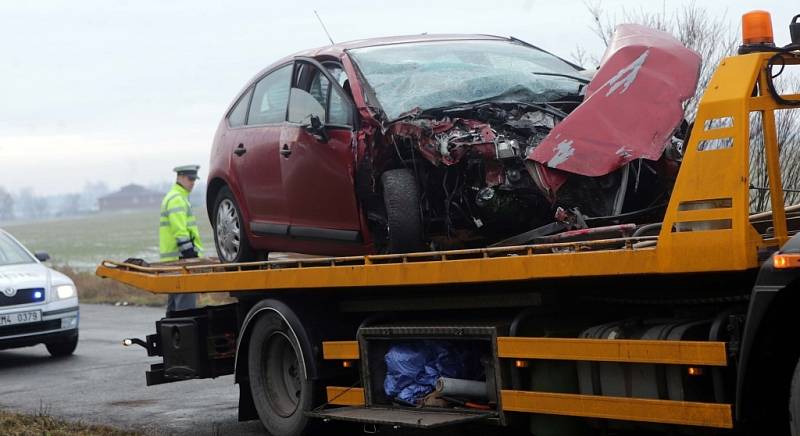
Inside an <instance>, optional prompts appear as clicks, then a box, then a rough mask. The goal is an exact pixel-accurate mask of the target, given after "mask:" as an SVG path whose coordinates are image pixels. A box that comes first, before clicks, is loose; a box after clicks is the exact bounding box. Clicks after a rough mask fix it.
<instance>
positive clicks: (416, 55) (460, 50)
mask: <svg viewBox="0 0 800 436" xmlns="http://www.w3.org/2000/svg"><path fill="white" fill-rule="evenodd" d="M348 53H349V54H350V55H351V57H352V58H353V59H354V61H355V62H356V64H357V65H358V67H359V69H360V70H361V73H362V74H363V75H364V77H365V79H366V80H367V82H368V83H369V85H370V87H371V88H372V89H373V91H374V92H375V97H376V98H377V100H378V103H379V104H380V106H381V108H382V109H383V111H384V112H385V114H386V116H387V117H388V119H389V120H395V119H397V118H400V117H401V116H403V115H404V114H406V113H408V112H410V111H413V110H415V109H421V110H426V109H433V108H444V107H452V106H457V105H461V104H465V103H473V102H478V101H484V100H493V101H499V102H520V103H543V102H548V101H555V100H558V99H560V98H563V97H565V96H567V95H570V94H577V93H578V92H579V90H580V86H581V85H583V84H584V83H585V80H584V79H581V78H577V77H570V76H575V75H576V73H577V72H578V71H579V70H578V69H576V68H575V67H573V66H572V65H570V64H568V63H567V62H565V61H563V60H561V59H559V58H558V57H556V56H553V55H551V54H549V53H546V52H544V51H542V50H539V49H536V48H533V47H530V46H527V45H524V44H521V43H517V42H514V41H505V40H502V41H501V40H466V41H436V42H422V43H408V44H394V45H382V46H375V47H366V48H359V49H353V50H349V51H348Z"/></svg>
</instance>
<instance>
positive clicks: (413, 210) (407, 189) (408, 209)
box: [381, 168, 424, 253]
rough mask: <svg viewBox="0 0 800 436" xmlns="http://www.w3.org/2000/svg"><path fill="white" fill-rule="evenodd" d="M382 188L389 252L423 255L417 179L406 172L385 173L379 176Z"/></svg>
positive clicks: (392, 171)
mask: <svg viewBox="0 0 800 436" xmlns="http://www.w3.org/2000/svg"><path fill="white" fill-rule="evenodd" d="M381 184H382V186H383V203H384V206H385V207H386V222H387V225H386V233H387V241H386V242H387V244H386V245H387V250H388V252H389V253H411V252H414V251H422V250H423V247H424V244H423V243H422V219H421V214H420V208H419V194H418V189H417V179H416V177H414V174H413V173H412V172H411V171H410V170H408V169H406V168H400V169H394V170H388V171H386V172H384V173H383V174H382V175H381Z"/></svg>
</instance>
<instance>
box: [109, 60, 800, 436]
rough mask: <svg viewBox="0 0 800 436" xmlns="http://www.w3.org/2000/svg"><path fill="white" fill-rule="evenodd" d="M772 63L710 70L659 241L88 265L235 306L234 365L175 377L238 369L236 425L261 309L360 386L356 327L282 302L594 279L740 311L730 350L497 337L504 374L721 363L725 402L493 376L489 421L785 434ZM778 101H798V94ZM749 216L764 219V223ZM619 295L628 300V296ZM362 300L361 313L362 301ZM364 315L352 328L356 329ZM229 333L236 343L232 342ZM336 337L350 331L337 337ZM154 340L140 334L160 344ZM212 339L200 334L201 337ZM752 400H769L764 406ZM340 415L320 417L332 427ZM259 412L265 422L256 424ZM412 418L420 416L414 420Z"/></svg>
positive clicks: (693, 344) (783, 275) (505, 290)
mask: <svg viewBox="0 0 800 436" xmlns="http://www.w3.org/2000/svg"><path fill="white" fill-rule="evenodd" d="M774 55H775V53H751V54H745V55H738V56H732V57H728V58H726V59H725V60H724V61H722V63H721V64H720V65H719V68H718V69H717V70H716V72H715V73H714V75H713V77H712V79H711V81H710V83H709V84H708V87H707V89H706V90H705V93H704V95H703V97H702V100H701V102H700V104H699V107H698V111H697V116H696V121H695V124H694V127H693V129H692V131H691V136H690V140H689V141H688V142H687V146H686V149H685V153H684V160H683V163H682V166H681V169H680V173H679V175H678V177H677V180H676V183H675V186H674V190H673V193H672V196H671V198H670V201H669V205H668V208H667V210H666V214H665V216H664V219H663V225H662V226H661V230H660V232H659V233H658V235H657V236H643V237H630V238H621V239H607V240H599V241H583V242H569V243H557V244H540V245H526V246H517V247H503V248H485V249H475V250H458V251H443V252H431V253H412V254H403V255H373V256H355V257H338V258H303V259H296V260H286V261H270V262H254V263H242V264H217V263H199V264H191V263H187V264H182V265H166V266H165V265H154V266H137V265H132V264H126V263H120V262H113V261H104V262H103V263H102V264H101V265H100V266H99V267H98V268H97V275H99V276H101V277H106V278H110V279H113V280H117V281H119V282H123V283H127V284H129V285H132V286H135V287H137V288H141V289H144V290H147V291H150V292H153V293H182V292H229V293H230V295H231V296H233V297H237V298H239V299H240V303H238V307H236V308H235V309H231V310H236V311H238V316H237V317H236V318H237V319H238V321H237V322H236V325H235V327H234V328H233V330H232V332H228V333H226V334H227V335H228V340H227V342H225V340H222V343H223V344H226V343H227V344H228V345H229V349H227V351H225V352H222V353H221V355H224V356H227V357H228V358H231V359H232V363H231V364H230V365H228V366H225V368H224V369H223V370H220V371H217V372H214V371H212V372H210V373H209V372H206V373H205V374H200V373H199V372H195V373H191V374H190V375H189V376H187V377H185V378H196V377H200V376H217V375H222V374H224V373H230V372H234V371H235V372H236V374H237V375H236V379H237V381H238V382H239V383H240V386H242V385H245V386H242V397H243V399H242V400H240V408H241V410H240V413H241V414H242V416H243V417H244V418H248V417H249V418H252V417H254V415H255V414H254V413H253V412H254V411H253V396H254V395H259V393H257V392H254V391H253V390H254V389H256V388H255V387H254V386H253V385H252V384H250V385H248V377H247V366H248V361H247V359H246V358H245V357H246V352H247V349H248V341H249V340H250V338H251V337H253V336H252V335H253V333H252V332H253V326H254V325H256V324H257V323H256V320H257V319H258V318H259V317H260V316H264V315H265V314H275V313H278V314H279V315H280V317H281V318H282V320H283V322H284V323H286V324H287V325H288V326H289V330H291V331H292V333H293V334H294V335H295V339H297V341H296V342H293V346H294V347H295V353H296V354H297V355H298V357H299V361H300V363H301V366H302V367H303V368H302V369H303V374H304V376H305V378H306V379H312V378H314V377H315V376H316V377H317V378H318V379H320V380H321V379H323V378H324V377H323V376H321V375H320V374H322V373H323V372H324V371H323V370H322V369H321V368H323V367H324V368H330V367H335V368H338V369H337V370H336V371H338V372H341V371H351V372H352V373H351V376H352V375H353V374H355V375H354V376H355V377H359V376H358V373H359V372H360V373H361V374H362V375H361V377H363V376H364V375H363V373H364V372H365V371H369V368H367V366H366V363H363V362H362V363H359V359H360V355H361V353H362V352H363V348H362V346H363V344H360V343H359V341H358V340H356V335H357V330H356V329H355V328H353V327H351V328H350V329H349V330H348V331H349V336H350V338H351V339H349V340H343V339H336V338H335V337H334V336H333V335H332V336H330V337H326V336H325V335H324V334H323V335H321V336H319V335H318V336H316V337H317V338H318V339H321V340H315V339H308V340H307V341H308V342H307V343H304V340H305V339H303V337H304V335H305V333H304V332H303V331H305V330H309V327H308V324H309V323H310V322H313V323H320V322H321V323H322V324H323V325H326V326H330V328H333V327H335V326H341V325H344V324H347V323H346V322H343V321H340V320H334V319H330V320H328V322H322V321H320V319H321V318H320V317H326V316H330V317H331V318H335V316H334V315H333V312H335V311H334V310H330V311H329V310H327V309H326V310H322V311H321V312H320V311H319V310H312V311H311V312H312V313H313V314H316V315H310V316H316V318H315V320H314V321H309V320H308V319H307V318H306V319H303V315H302V314H301V313H302V312H305V311H306V310H305V309H304V304H308V303H303V302H299V301H297V300H296V299H294V300H293V298H295V297H296V296H298V295H300V296H302V297H300V299H301V300H306V301H309V300H312V301H313V300H317V299H319V301H323V300H324V301H328V302H330V301H334V302H335V301H336V300H337V298H338V295H346V296H348V297H347V298H349V299H350V300H349V301H350V303H349V304H351V305H354V306H358V304H359V301H360V299H361V298H365V297H369V298H377V299H380V298H387V299H388V300H387V301H389V303H387V304H389V305H391V304H395V303H396V302H397V301H400V303H398V304H402V296H403V295H404V294H406V293H411V294H413V293H415V292H417V293H418V292H419V291H420V290H424V291H425V292H426V293H427V294H428V295H429V296H430V298H431V299H432V300H435V297H436V296H437V295H439V294H440V293H441V294H442V295H445V294H446V295H448V296H453V295H460V296H462V297H465V298H466V299H467V300H469V299H470V298H472V297H473V296H474V298H475V300H476V301H477V300H480V299H481V298H483V299H485V298H487V295H488V296H489V297H488V298H491V296H492V295H496V296H497V298H498V299H500V298H503V296H505V295H510V294H514V293H515V292H517V291H518V290H525V291H526V292H527V291H536V292H543V293H544V294H547V295H550V293H548V291H547V290H552V289H558V291H553V292H552V294H558V293H559V292H562V291H561V290H562V289H563V290H566V289H569V288H571V287H579V288H580V287H583V288H586V284H587V283H591V282H592V281H593V280H595V279H597V280H598V282H597V283H601V284H602V285H603V286H616V284H627V285H626V286H627V287H628V288H629V290H633V291H635V292H633V294H634V295H635V298H641V299H644V300H647V299H649V298H652V297H654V293H657V294H658V296H660V297H667V296H669V295H670V289H675V290H677V289H678V288H685V290H687V292H688V295H687V292H683V293H680V295H681V296H682V297H681V298H682V299H683V300H681V301H684V302H685V301H687V300H691V298H693V297H697V300H698V301H701V303H702V302H706V303H708V304H712V305H716V306H719V307H720V309H719V310H720V312H725V310H726V306H725V304H726V302H731V303H730V306H731V307H733V306H734V305H738V306H737V307H739V308H740V310H739V311H738V312H737V313H740V317H739V318H738V319H739V321H740V324H739V325H738V329H737V326H736V325H733V326H731V324H730V323H727V321H726V325H727V326H728V329H729V330H730V331H731V332H732V333H731V335H728V336H727V337H733V338H735V341H726V340H646V339H609V338H606V339H592V338H580V337H545V336H541V337H537V336H519V335H514V336H512V335H506V336H503V335H499V336H497V337H496V338H495V339H494V343H493V347H494V348H495V349H496V356H497V359H498V361H499V362H500V365H503V367H504V368H510V370H513V371H524V370H525V369H526V368H531V367H532V366H534V365H535V364H536V362H539V361H546V362H572V364H576V365H577V364H579V362H585V363H587V364H588V363H591V362H593V363H616V364H620V365H629V364H634V365H636V364H646V365H657V366H659V368H665V367H678V368H681V371H684V370H685V371H688V372H689V374H691V373H692V371H695V372H696V373H702V372H703V371H708V372H711V371H714V369H715V368H719V369H721V370H720V371H721V372H715V373H714V374H715V377H716V376H717V374H727V375H728V376H727V377H728V378H724V382H720V383H721V386H722V389H723V390H726V391H728V392H729V393H730V395H727V396H725V398H727V399H728V401H720V398H717V400H715V401H676V400H669V399H658V398H637V397H635V396H633V395H627V396H610V395H586V394H582V393H576V392H564V391H563V390H562V391H552V392H550V391H543V390H535V389H519V388H517V389H515V388H512V387H509V385H508V383H506V382H505V381H504V380H503V381H501V383H500V384H501V386H500V387H499V388H498V391H499V394H500V395H499V397H498V398H497V400H496V403H497V406H496V407H497V410H496V412H497V413H499V414H501V415H503V418H502V419H500V420H499V422H500V423H501V424H502V423H507V419H506V418H507V416H509V413H511V415H513V413H515V412H522V413H527V414H536V415H560V416H568V417H579V418H584V419H585V418H591V420H589V422H595V423H596V420H597V419H608V420H613V421H612V422H617V423H624V422H640V423H649V425H656V424H670V425H673V426H671V427H669V428H670V429H672V430H675V431H679V430H680V431H683V430H687V431H692V430H691V429H695V430H696V429H697V428H698V427H702V428H706V429H707V430H704V431H702V433H704V434H706V432H708V431H711V429H734V428H737V429H741V428H744V429H749V430H750V431H755V430H754V429H756V428H758V429H760V430H759V432H761V431H762V430H763V431H766V430H765V429H772V430H774V431H775V432H769V431H767V432H766V433H759V434H783V433H784V432H785V431H788V424H786V422H787V421H781V422H780V423H778V420H784V419H785V418H786V413H787V412H786V410H787V409H788V408H789V407H790V406H789V401H790V399H789V396H791V395H789V394H792V395H795V394H794V392H789V385H790V384H791V380H792V374H793V372H794V370H795V365H796V364H797V359H798V356H800V346H799V345H797V344H796V339H795V340H793V341H790V340H789V339H790V338H792V337H791V336H789V335H788V334H787V332H789V331H792V326H793V325H795V324H794V322H793V316H794V314H793V313H792V311H791V310H789V308H791V307H792V305H795V306H794V307H798V306H796V304H798V303H800V298H798V296H797V295H796V294H797V292H798V291H800V289H798V278H799V277H800V273H798V271H800V270H798V269H791V268H780V269H776V268H775V265H778V264H779V261H778V259H779V256H782V255H786V256H789V257H788V259H790V260H791V259H794V258H793V257H792V256H794V254H792V253H793V252H794V251H797V250H800V236H796V235H794V232H793V231H790V230H789V228H790V226H789V225H788V224H787V223H789V221H790V220H787V211H786V209H785V208H784V198H783V186H782V181H781V171H780V162H779V156H780V150H779V147H780V146H779V144H778V138H777V135H776V127H775V111H777V110H781V109H790V108H791V106H789V105H782V104H780V103H778V102H776V101H775V99H774V98H773V97H772V96H771V95H770V94H769V93H768V92H766V90H767V89H768V88H767V81H768V80H771V79H770V77H769V76H768V75H769V74H770V72H769V70H768V69H767V62H768V61H769V59H770V58H771V57H773V56H774ZM782 57H783V61H784V62H785V63H787V64H797V63H800V59H799V58H798V57H797V56H795V55H792V54H785V55H782ZM784 98H785V99H790V100H792V99H793V100H798V99H800V95H787V96H784ZM754 113H758V114H760V122H761V123H760V124H761V126H760V127H761V130H762V131H763V138H764V141H763V144H764V150H763V152H764V153H765V156H766V171H767V174H768V176H769V192H770V199H771V204H772V212H771V214H768V216H767V217H766V221H768V222H767V224H766V226H762V227H769V228H770V229H769V230H768V231H766V232H759V231H757V230H756V227H755V226H754V217H753V216H752V215H751V213H750V190H751V182H750V173H751V169H750V164H749V162H750V153H751V151H752V150H751V148H753V144H751V142H750V137H751V134H750V133H751V132H750V126H751V115H752V114H754ZM756 218H763V215H762V216H759V217H756ZM793 250H794V251H793ZM786 265H792V264H791V263H789V264H786ZM778 266H780V265H778ZM698 283H701V284H698ZM728 286H730V287H735V288H736V289H737V290H738V291H737V293H736V295H730V294H729V293H727V292H726V290H727V287H728ZM698 287H702V288H703V289H712V288H713V290H714V293H713V297H709V296H707V295H704V296H702V297H701V296H699V295H694V294H693V292H694V291H693V290H694V289H698ZM453 289H456V291H455V292H454V291H453ZM745 291H746V292H745ZM563 292H565V293H566V291H563ZM544 294H537V295H539V296H541V295H544ZM626 295H627V296H628V297H627V298H629V299H630V295H631V292H628V293H627V294H626ZM284 297H286V298H284ZM447 298H451V297H446V298H444V299H442V300H440V301H439V302H438V303H437V304H439V307H440V308H442V309H450V307H449V306H448V301H450V300H447ZM635 298H634V299H635ZM704 298H705V300H704ZM392 299H394V300H392ZM398 299H399V300H398ZM619 301H622V300H619ZM675 301H678V300H675ZM266 302H268V303H266ZM365 304H366V306H365ZM365 304H362V305H361V306H360V307H368V306H369V304H368V303H365ZM470 304H473V305H474V307H478V306H479V304H478V303H477V302H474V301H473V302H469V301H466V302H465V301H460V302H459V303H457V304H456V305H455V306H453V307H470ZM514 304H515V303H514ZM634 304H638V303H634ZM670 304H672V303H670ZM674 304H680V303H674ZM684 304H691V302H689V303H684ZM511 305H513V304H511ZM555 307H557V310H558V311H559V313H563V314H567V313H568V312H569V310H570V308H569V307H568V306H563V305H561V306H559V305H556V306H555ZM405 310H406V311H408V309H405ZM355 311H356V312H358V310H355ZM326 312H327V315H326V314H325V313H326ZM733 312H735V311H732V312H731V313H733ZM320 313H322V314H321V315H320ZM729 315H730V313H729ZM187 316H188V315H187ZM203 316H205V315H203ZM189 317H190V318H191V316H189ZM730 319H733V318H730ZM162 321H163V320H162ZM363 321H364V320H363V319H360V320H357V322H356V324H357V323H358V322H363ZM204 322H205V321H204ZM350 325H354V324H352V323H351V324H350ZM326 328H327V327H326ZM794 331H796V327H795V328H794ZM230 335H233V336H235V340H233V339H231V338H230ZM347 335H348V333H345V339H346V338H347ZM162 336H163V335H162ZM162 336H154V337H152V338H149V339H150V340H152V341H158V340H161V341H164V340H165V339H164V338H163V337H162ZM212 336H213V335H211V334H210V333H209V338H211V337H212ZM220 337H223V338H224V337H225V335H224V334H223V335H216V336H213V340H217V341H219V340H220V339H219V338H220ZM150 340H149V341H148V342H147V343H144V342H143V341H142V342H143V345H145V346H146V348H148V351H149V352H150V354H151V355H161V353H163V352H164V349H163V347H165V346H166V345H164V344H155V343H150V342H152V341H150ZM211 340H212V339H209V341H211ZM223 348H224V347H223ZM251 349H252V348H251ZM314 350H317V351H314ZM226 353H227V354H226ZM224 356H223V357H222V358H224ZM315 356H316V357H315ZM214 358H215V359H221V358H220V357H219V356H215V357H214ZM165 360H166V359H165ZM218 361H219V360H218ZM223 366H224V365H223ZM154 368H155V370H154V371H152V372H151V374H150V375H152V380H149V382H153V383H156V382H166V381H174V379H180V377H177V378H176V376H175V375H173V376H172V377H173V380H168V378H169V377H166V376H164V375H163V374H162V373H159V372H158V371H160V370H163V368H162V367H154ZM787 371H788V372H787ZM162 372H163V371H162ZM338 372H337V373H338ZM165 377H166V379H165ZM720 383H718V384H717V386H720ZM322 385H324V388H325V392H326V398H325V401H322V402H321V403H324V405H325V406H326V407H332V406H350V408H347V407H342V408H341V409H331V410H345V409H347V410H352V409H361V412H360V414H358V415H357V416H358V417H359V418H353V416H355V415H353V416H350V418H349V419H352V420H356V421H360V422H367V423H378V424H391V422H390V421H381V420H377V421H375V420H370V418H369V414H368V412H369V411H370V409H369V407H365V404H367V403H368V401H367V399H366V398H365V392H364V388H363V387H358V386H340V385H336V384H328V383H327V382H322ZM318 386H320V385H319V384H318ZM787 395H788V396H787ZM763 396H768V397H770V398H772V399H771V400H764V399H763V398H761V397H763ZM775 397H780V398H778V399H776V398H775ZM784 397H785V398H784ZM791 401H794V400H791ZM798 401H800V400H798ZM770 404H780V405H782V409H781V410H768V409H769V408H770V407H769V405H770ZM792 404H793V403H792ZM256 406H257V405H256ZM257 408H258V407H256V409H257ZM248 410H249V412H248ZM314 410H315V411H320V410H326V409H319V408H316V409H314ZM305 411H306V412H309V411H310V410H305ZM258 412H259V414H262V413H263V411H261V410H259V411H258ZM412 412H413V411H412ZM336 413H337V412H333V413H332V414H329V415H324V414H322V415H320V416H322V417H326V416H327V417H326V419H337V416H336ZM342 413H345V412H342ZM347 413H350V412H347ZM345 414H346V413H345ZM310 415H313V413H310ZM531 416H534V415H531ZM340 418H341V417H340ZM345 418H347V417H345ZM495 418H496V416H495ZM261 419H262V422H263V421H265V418H264V417H263V416H261ZM419 419H420V422H421V420H422V419H423V418H419ZM394 424H395V425H397V423H394ZM265 425H266V424H265ZM674 425H677V426H674ZM623 427H624V425H623ZM531 428H533V427H531ZM681 429H682V430H681ZM772 430H770V431H772ZM562 434H566V433H562Z"/></svg>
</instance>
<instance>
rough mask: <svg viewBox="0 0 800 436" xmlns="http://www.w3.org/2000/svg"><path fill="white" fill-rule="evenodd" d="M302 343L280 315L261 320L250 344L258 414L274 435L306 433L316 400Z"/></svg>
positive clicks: (251, 378)
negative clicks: (306, 368)
mask: <svg viewBox="0 0 800 436" xmlns="http://www.w3.org/2000/svg"><path fill="white" fill-rule="evenodd" d="M299 350H300V344H299V343H298V342H297V339H296V338H295V336H294V334H293V332H292V331H291V330H290V329H289V328H288V326H287V325H286V323H285V322H284V321H283V320H282V319H281V317H280V316H278V315H274V314H268V315H265V316H262V317H261V318H259V319H258V321H257V322H256V324H255V325H254V326H253V334H252V336H251V337H250V343H249V344H248V375H249V378H250V392H251V393H252V395H253V403H254V404H255V407H256V411H257V412H258V417H259V418H260V419H261V423H262V424H263V425H264V428H265V429H266V430H267V433H269V434H274V435H287V436H289V435H291V436H297V435H301V434H303V432H304V431H305V429H306V427H307V425H308V417H306V416H305V414H304V413H305V412H306V411H309V410H311V405H312V401H313V382H312V381H311V380H309V379H307V378H306V371H305V368H304V367H303V366H302V365H303V363H302V360H301V359H300V358H299V357H298V356H299V355H300V352H299Z"/></svg>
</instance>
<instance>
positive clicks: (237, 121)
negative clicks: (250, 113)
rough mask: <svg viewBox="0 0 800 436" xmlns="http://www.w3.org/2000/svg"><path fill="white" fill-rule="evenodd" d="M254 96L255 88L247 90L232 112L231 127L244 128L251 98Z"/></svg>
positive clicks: (229, 117)
mask: <svg viewBox="0 0 800 436" xmlns="http://www.w3.org/2000/svg"><path fill="white" fill-rule="evenodd" d="M252 95H253V88H250V89H249V90H247V92H245V93H244V95H243V96H242V97H241V98H240V99H239V101H238V102H236V106H234V107H233V109H232V110H231V113H230V115H228V124H229V125H230V126H231V127H240V126H244V123H245V122H246V121H247V106H248V105H249V104H250V97H251V96H252Z"/></svg>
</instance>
